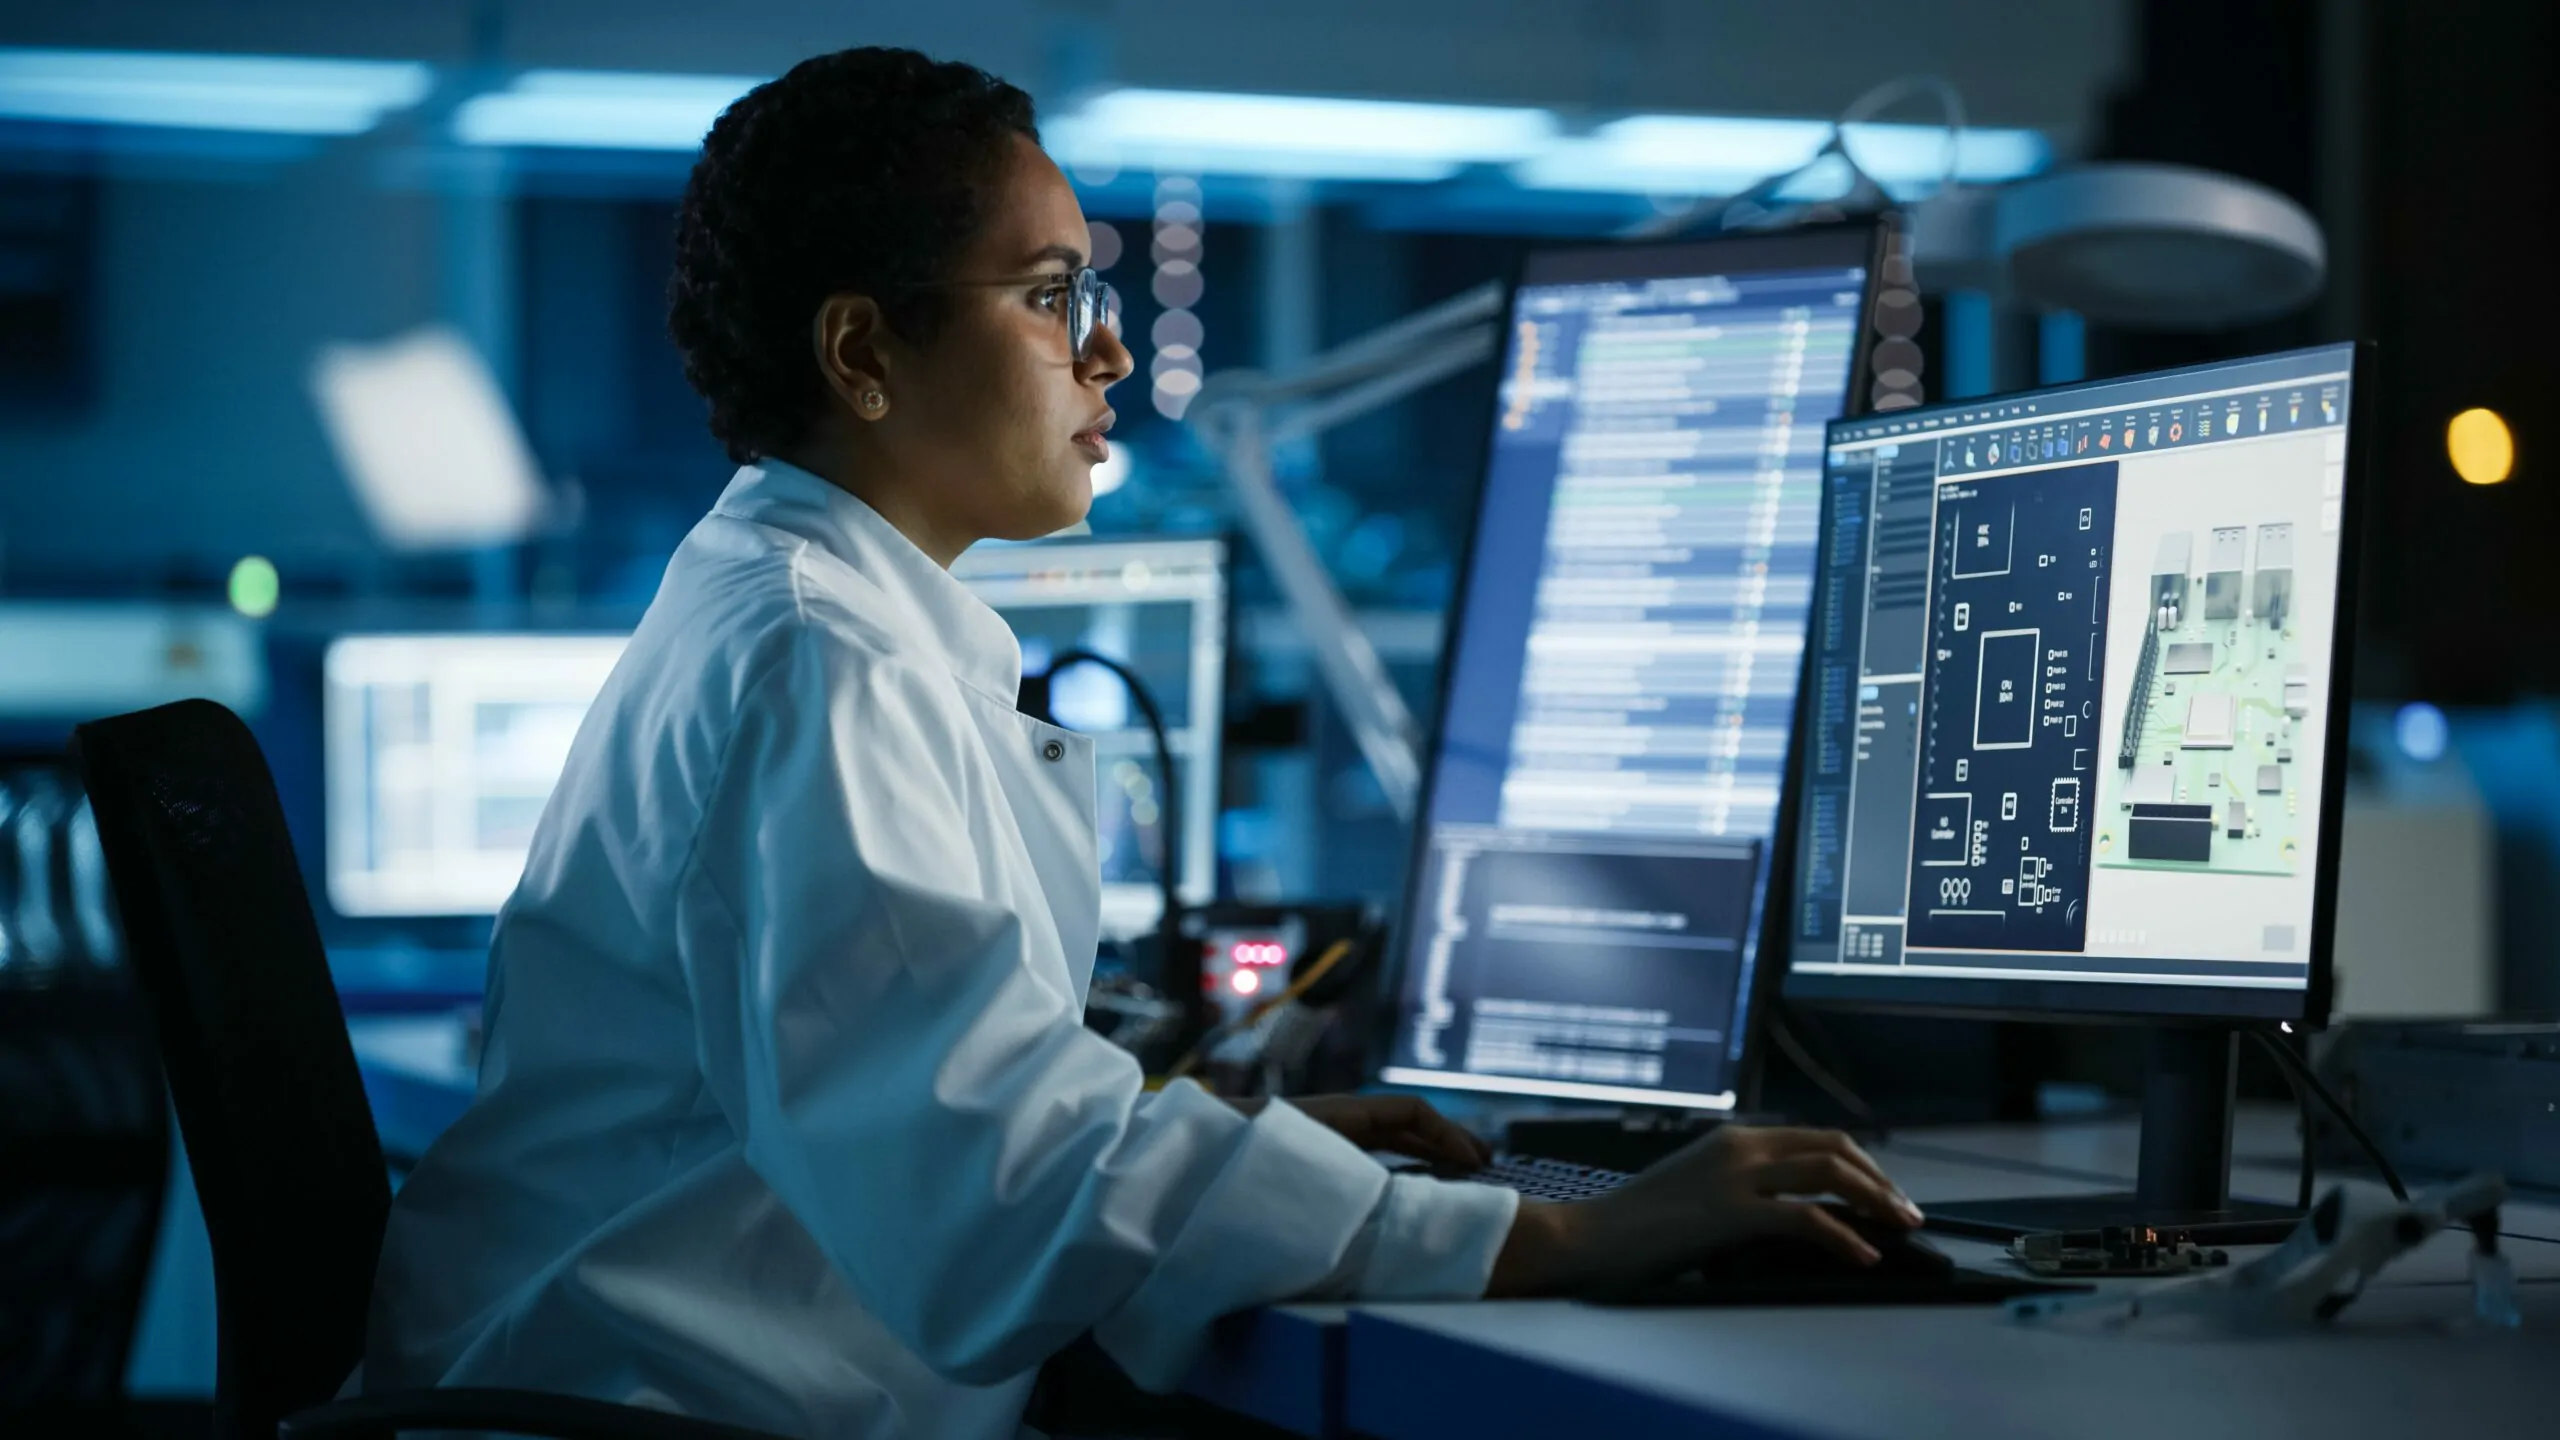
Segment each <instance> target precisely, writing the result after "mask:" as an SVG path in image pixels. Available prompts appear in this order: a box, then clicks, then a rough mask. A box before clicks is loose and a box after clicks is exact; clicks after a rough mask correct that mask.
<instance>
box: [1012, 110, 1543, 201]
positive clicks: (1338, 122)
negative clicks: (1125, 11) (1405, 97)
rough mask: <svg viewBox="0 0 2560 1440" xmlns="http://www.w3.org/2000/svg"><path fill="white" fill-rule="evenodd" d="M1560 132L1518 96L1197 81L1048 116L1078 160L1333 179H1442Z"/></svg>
mask: <svg viewBox="0 0 2560 1440" xmlns="http://www.w3.org/2000/svg"><path fill="white" fill-rule="evenodd" d="M1555 135H1556V120H1555V117H1554V116H1553V115H1551V114H1549V113H1548V112H1547V111H1544V110H1538V109H1530V108H1523V107H1515V106H1492V105H1430V104H1420V103H1415V102H1410V101H1401V100H1337V99H1325V98H1322V97H1316V96H1300V95H1241V94H1222V93H1215V92H1209V91H1188V90H1114V91H1110V92H1108V93H1106V94H1103V95H1100V96H1097V97H1095V98H1094V99H1093V100H1091V101H1089V102H1087V103H1086V104H1084V105H1083V106H1081V107H1079V108H1077V109H1076V110H1074V111H1072V112H1070V113H1068V114H1066V115H1063V116H1060V117H1059V118H1057V119H1055V120H1053V121H1051V122H1049V123H1048V124H1047V125H1045V126H1043V127H1042V138H1043V139H1044V140H1045V141H1046V142H1047V144H1048V147H1049V152H1050V153H1051V154H1052V155H1054V156H1056V157H1057V158H1058V159H1059V160H1060V161H1062V162H1064V163H1066V164H1069V165H1074V166H1079V167H1115V168H1121V169H1130V170H1170V171H1190V172H1195V173H1201V174H1224V175H1268V176H1275V177H1287V178H1298V179H1330V180H1415V181H1430V180H1442V179H1446V178H1448V177H1449V176H1451V175H1454V174H1456V173H1457V172H1458V169H1459V168H1460V167H1461V166H1464V165H1471V164H1507V163H1510V162H1513V161H1519V160H1526V159H1528V158H1530V157H1532V156H1534V155H1536V154H1538V153H1539V152H1540V151H1542V150H1543V149H1544V148H1545V147H1546V146H1547V145H1548V144H1550V143H1551V142H1552V141H1553V140H1554V138H1555Z"/></svg>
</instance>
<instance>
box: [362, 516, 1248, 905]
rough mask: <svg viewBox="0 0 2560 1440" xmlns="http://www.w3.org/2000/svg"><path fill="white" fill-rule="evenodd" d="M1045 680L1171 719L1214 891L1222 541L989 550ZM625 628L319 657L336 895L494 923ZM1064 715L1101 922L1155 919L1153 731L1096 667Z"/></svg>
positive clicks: (1100, 688)
mask: <svg viewBox="0 0 2560 1440" xmlns="http://www.w3.org/2000/svg"><path fill="white" fill-rule="evenodd" d="M952 570H953V573H954V574H955V575H957V576H958V577H959V578H960V579H962V580H963V581H964V582H966V583H967V584H968V585H969V587H970V589H971V590H973V591H974V592H976V594H977V595H978V596H979V598H980V599H983V600H985V601H986V602H987V603H988V604H989V605H990V606H992V607H994V608H995V609H996V610H997V611H998V612H999V613H1000V614H1002V615H1003V616H1004V617H1005V619H1006V621H1007V622H1009V623H1010V624H1011V625H1012V626H1013V629H1014V633H1015V634H1016V635H1018V636H1019V637H1021V640H1022V650H1023V664H1024V666H1025V668H1026V669H1030V670H1038V669H1041V668H1043V667H1045V666H1046V665H1047V664H1048V661H1049V657H1050V656H1052V655H1055V654H1057V653H1060V652H1062V651H1064V650H1067V649H1071V648H1079V647H1080V648H1084V649H1090V650H1095V651H1098V652H1100V653H1102V654H1105V655H1109V656H1111V657H1112V658H1113V659H1116V660H1120V661H1122V662H1124V663H1126V664H1128V665H1130V666H1131V667H1132V668H1133V669H1135V670H1136V671H1137V672H1138V674H1139V675H1140V677H1141V678H1143V679H1145V680H1146V681H1147V683H1148V685H1149V688H1150V689H1152V690H1153V691H1154V692H1155V695H1156V700H1157V703H1158V705H1160V706H1161V707H1162V708H1163V711H1164V716H1165V722H1166V727H1167V729H1168V731H1169V732H1170V733H1169V739H1170V742H1171V747H1172V750H1173V754H1174V765H1175V768H1176V769H1177V770H1178V771H1179V772H1180V775H1181V791H1182V805H1183V809H1184V810H1185V811H1186V812H1188V813H1187V814H1186V815H1185V816H1184V823H1183V825H1182V827H1181V830H1182V836H1183V846H1182V849H1183V853H1182V870H1181V887H1180V893H1181V895H1182V897H1183V899H1184V901H1185V902H1186V903H1192V904H1196V903H1199V902H1202V901H1205V900H1207V899H1208V898H1209V897H1210V895H1211V894H1212V893H1213V892H1214V890H1215V886H1216V856H1217V851H1216V835H1215V830H1216V823H1217V805H1218V794H1217V776H1218V761H1219V753H1220V751H1219V744H1220V741H1221V739H1222V738H1223V736H1222V726H1221V715H1222V709H1223V702H1224V698H1225V684H1226V631H1227V601H1226V595H1227V589H1226V545H1225V543H1224V542H1223V541H1220V540H1215V539H1208V540H1169V541H1126V542H1108V541H1106V542H1094V543H1077V542H1053V543H1043V544H1038V545H1013V546H993V547H982V548H980V549H977V550H973V551H971V552H969V553H968V554H967V555H964V556H963V557H962V558H961V560H960V562H959V563H958V564H956V565H954V566H953V567H952ZM628 639H629V637H628V636H627V635H620V634H612V635H532V634H513V633H461V634H405V635H345V636H340V637H338V638H337V639H335V640H333V641H331V642H330V644H329V647H328V649H327V651H326V653H325V654H324V656H323V659H322V662H321V663H322V748H323V751H324V760H323V778H322V784H323V789H324V790H325V792H326V797H327V798H326V801H325V805H326V817H327V823H326V827H325V828H326V833H327V840H326V847H325V853H326V856H327V864H326V875H327V883H328V893H329V902H330V905H331V907H332V908H333V909H335V910H336V911H337V913H338V914H339V915H341V916H345V917H350V918H378V917H389V918H400V919H410V918H421V917H430V916H473V915H494V914H496V913H497V911H498V908H499V907H500V906H501V905H503V904H504V903H506V899H507V896H508V895H510V894H511V893H513V892H514V890H515V886H516V881H517V879H518V878H519V877H520V876H521V875H522V874H523V872H524V862H525V854H526V851H527V848H528V847H529V846H530V845H531V843H532V839H533V827H534V822H535V821H537V820H538V819H540V818H541V815H542V807H543V805H544V804H545V803H546V802H547V801H548V800H549V799H550V797H551V792H552V790H553V788H555V787H556V786H557V785H558V783H559V780H560V769H561V767H562V765H564V764H565V763H567V760H568V756H569V742H570V741H571V740H572V739H573V738H574V737H575V736H576V735H577V733H578V726H579V724H580V722H582V721H583V720H584V719H585V718H586V713H587V709H588V707H589V706H590V705H592V704H593V703H594V702H595V697H596V695H597V693H598V692H599V691H601V690H602V689H603V688H604V681H605V677H606V675H608V674H609V673H611V671H612V669H613V666H614V662H615V661H616V660H618V659H620V658H621V655H622V650H623V646H624V644H625V643H626V641H627V640H628ZM1052 703H1053V707H1054V709H1055V710H1056V712H1057V714H1058V717H1059V719H1060V720H1061V721H1062V722H1063V723H1065V724H1068V725H1071V726H1074V727H1076V728H1078V729H1081V730H1087V731H1091V732H1093V733H1094V736H1095V741H1096V749H1097V751H1098V757H1097V758H1098V760H1099V762H1100V772H1101V776H1100V779H1101V790H1102V794H1101V797H1100V801H1101V803H1100V807H1099V818H1100V825H1101V847H1100V848H1101V853H1102V872H1103V896H1102V911H1103V928H1104V931H1105V933H1107V934H1112V935H1118V936H1125V935H1131V934H1136V933H1139V932H1142V931H1144V930H1146V929H1147V928H1148V927H1150V926H1152V925H1153V924H1154V923H1155V920H1156V914H1157V911H1158V910H1159V909H1160V908H1161V900H1160V898H1159V891H1158V888H1157V882H1156V871H1155V866H1154V861H1153V856H1154V854H1155V850H1154V844H1153V841H1152V838H1151V835H1152V832H1153V831H1154V829H1155V827H1156V826H1157V824H1158V823H1159V817H1158V815H1157V813H1156V803H1155V799H1154V784H1155V782H1154V779H1153V773H1152V772H1153V757H1152V754H1151V750H1150V743H1149V741H1148V738H1147V734H1146V731H1145V730H1144V728H1143V727H1142V725H1141V724H1140V722H1139V721H1138V719H1137V712H1136V709H1135V707H1133V706H1131V705H1130V704H1129V702H1128V698H1127V696H1126V694H1125V693H1123V692H1122V691H1121V690H1120V688H1119V682H1118V681H1117V680H1116V679H1115V678H1114V677H1113V676H1112V675H1111V674H1110V673H1109V672H1107V671H1105V670H1103V669H1101V667H1099V666H1089V667H1082V668H1079V669H1074V670H1070V671H1069V672H1068V673H1066V674H1065V675H1062V676H1060V677H1059V681H1058V685H1057V689H1056V692H1055V694H1054V695H1053V697H1052Z"/></svg>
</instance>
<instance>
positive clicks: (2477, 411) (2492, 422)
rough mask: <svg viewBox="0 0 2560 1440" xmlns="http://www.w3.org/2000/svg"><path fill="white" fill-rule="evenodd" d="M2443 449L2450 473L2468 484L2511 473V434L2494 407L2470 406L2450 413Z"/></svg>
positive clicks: (2513, 448)
mask: <svg viewBox="0 0 2560 1440" xmlns="http://www.w3.org/2000/svg"><path fill="white" fill-rule="evenodd" d="M2444 449H2445V454H2446V455H2447V456H2449V457H2450V458H2451V459H2452V461H2453V473H2454V474H2456V475H2459V476H2461V477H2462V478H2463V479H2464V480H2466V481H2468V482H2469V483H2471V484H2474V485H2495V484H2497V483H2499V482H2500V481H2502V480H2504V479H2506V478H2507V477H2508V476H2509V475H2512V474H2514V473H2515V468H2516V439H2515V435H2514V433H2513V432H2511V431H2509V430H2508V429H2507V422H2506V419H2505V417H2503V416H2501V415H2499V414H2498V412H2497V411H2495V410H2489V409H2483V408H2474V409H2470V410H2465V411H2463V412H2462V413H2461V414H2459V415H2456V416H2454V417H2453V421H2452V423H2451V424H2448V425H2446V426H2445V427H2444Z"/></svg>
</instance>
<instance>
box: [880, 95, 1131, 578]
mask: <svg viewBox="0 0 2560 1440" xmlns="http://www.w3.org/2000/svg"><path fill="white" fill-rule="evenodd" d="M984 213H985V216H986V219H985V222H984V226H983V228H982V229H981V231H980V233H979V235H978V238H977V240H976V242H975V243H974V244H973V245H972V246H971V247H970V248H969V250H968V251H967V252H966V253H965V254H963V255H962V256H961V257H960V260H959V262H958V263H957V264H955V265H954V266H953V267H952V269H951V272H950V273H951V278H952V279H953V280H954V281H956V282H960V283H956V284H954V285H952V286H950V287H949V288H948V289H947V290H946V291H945V292H944V294H943V300H944V302H945V305H946V312H945V313H946V316H947V318H946V321H945V323H944V325H943V326H942V328H941V329H940V330H939V331H938V332H937V333H936V334H935V336H934V340H933V343H932V344H931V345H929V346H926V347H925V348H923V349H921V350H906V349H905V348H904V347H901V350H902V352H903V353H901V354H900V355H899V356H898V357H897V359H898V361H899V362H900V363H896V364H893V365H892V366H891V367H890V371H889V374H888V377H887V392H888V395H889V398H890V404H891V410H890V412H889V414H888V415H886V416H884V417H883V419H882V421H881V422H880V424H879V426H878V427H877V428H878V431H879V435H878V438H879V441H880V443H881V447H882V448H883V449H884V450H887V451H889V452H891V461H892V464H893V466H894V468H895V469H896V470H897V471H898V472H899V473H900V475H901V477H902V479H903V480H904V481H905V482H906V488H908V491H909V494H910V495H911V496H912V498H913V499H914V501H915V502H916V503H917V504H918V505H920V506H922V507H926V508H929V509H930V510H931V511H933V512H934V519H935V520H936V521H937V522H938V523H937V526H936V528H937V529H938V530H940V531H942V532H943V533H944V534H946V535H949V536H952V537H954V538H960V539H962V543H966V542H967V541H968V540H976V539H982V538H993V539H1003V540H1028V539H1033V538H1036V537H1038V536H1042V535H1048V534H1052V533H1054V532H1056V531H1059V530H1063V529H1065V528H1066V527H1067V526H1069V525H1072V524H1074V523H1076V522H1077V521H1079V520H1082V519H1083V518H1084V516H1085V511H1086V510H1087V508H1089V507H1090V506H1091V505H1092V503H1093V467H1094V466H1095V465H1097V464H1099V463H1101V462H1102V461H1103V460H1104V459H1106V458H1108V456H1109V454H1110V451H1109V449H1108V448H1107V447H1108V445H1109V442H1108V441H1107V440H1105V439H1104V438H1103V436H1104V432H1106V431H1108V430H1109V429H1110V427H1111V421H1112V413H1111V407H1110V406H1109V405H1108V404H1107V403H1105V401H1104V400H1103V392H1104V391H1106V390H1108V389H1110V388H1111V387H1112V386H1113V385H1115V384H1117V383H1119V382H1120V381H1121V380H1122V379H1124V378H1126V377H1127V375H1128V374H1129V370H1130V366H1131V361H1130V358H1129V351H1128V348H1127V347H1126V346H1124V345H1122V344H1121V343H1120V337H1119V335H1118V334H1116V333H1114V332H1113V331H1112V330H1111V329H1110V328H1109V327H1107V326H1106V327H1098V328H1097V329H1096V330H1095V332H1094V337H1093V343H1092V345H1091V347H1090V353H1089V354H1088V355H1087V356H1086V358H1084V359H1082V360H1078V359H1077V358H1076V355H1075V350H1074V347H1073V345H1072V343H1071V342H1070V340H1069V338H1068V333H1067V309H1068V306H1069V304H1070V300H1069V286H1068V283H1067V282H1068V281H1069V280H1070V279H1071V278H1072V277H1073V276H1074V274H1075V272H1076V271H1078V270H1080V269H1082V268H1083V267H1084V264H1085V246H1086V244H1087V243H1088V239H1089V235H1090V232H1089V231H1088V230H1087V229H1086V226H1085V218H1084V208H1083V207H1082V206H1080V205H1078V204H1077V203H1076V195H1075V191H1074V189H1073V188H1071V187H1070V186H1069V185H1068V184H1067V179H1066V177H1065V176H1064V175H1062V174H1060V173H1059V172H1058V167H1057V165H1056V164H1055V163H1053V162H1052V161H1051V160H1050V159H1049V157H1048V156H1047V155H1046V154H1044V153H1042V151H1041V149H1040V147H1039V146H1038V145H1035V144H1033V143H1032V142H1031V141H1030V140H1029V139H1028V138H1025V137H1019V136H1017V137H1016V138H1015V141H1014V148H1013V154H1012V156H1011V157H1010V159H1009V160H1008V161H1007V163H1006V164H1005V166H1004V167H1003V171H1002V173H1001V174H1000V176H999V177H998V179H997V181H996V184H995V189H994V192H993V193H992V194H991V195H990V196H989V197H988V203H987V206H986V210H985V212H984ZM1017 277H1018V283H1012V284H983V283H980V282H983V281H996V280H1007V279H1015V278H1017Z"/></svg>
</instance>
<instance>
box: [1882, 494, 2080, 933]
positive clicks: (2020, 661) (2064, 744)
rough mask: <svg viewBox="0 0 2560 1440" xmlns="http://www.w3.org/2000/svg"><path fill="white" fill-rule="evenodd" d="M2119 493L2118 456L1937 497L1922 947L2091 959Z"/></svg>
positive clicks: (1917, 861)
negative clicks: (2102, 704)
mask: <svg viewBox="0 0 2560 1440" xmlns="http://www.w3.org/2000/svg"><path fill="white" fill-rule="evenodd" d="M2115 497H2116V466H2115V464H2114V462H2112V461H2110V462H2106V463H2102V464H2096V465H2076V466H2070V467H2067V468H2062V469H2053V470H2036V471H2028V472H2025V473H2022V474H2013V475H1993V476H1987V477H1985V478H1983V479H1980V480H1972V481H1965V482H1961V483H1957V484H1948V485H1943V486H1941V487H1940V489H1939V491H1938V496H1937V507H1936V521H1935V523H1936V531H1937V533H1936V536H1935V543H1936V545H1937V547H1938V555H1937V566H1936V573H1937V577H1938V578H1937V580H1936V583H1935V585H1934V587H1933V589H1932V591H1931V593H1930V597H1929V649H1928V652H1927V653H1928V661H1927V673H1926V675H1925V676H1924V677H1923V685H1922V699H1921V729H1920V747H1919V748H1920V786H1919V795H1918V805H1917V807H1916V809H1915V811H1914V825H1913V835H1912V847H1911V857H1912V863H1911V894H1910V909H1909V912H1908V913H1909V922H1908V923H1909V932H1908V933H1909V940H1908V943H1909V944H1910V945H1912V946H1915V947H1934V948H1957V949H1991V950H2058V951H2074V950H2078V949H2080V948H2081V945H2082V942H2083V939H2084V937H2085V932H2086V928H2087V923H2088V903H2087V901H2088V885H2089V862H2090V855H2091V850H2090V826H2089V824H2088V823H2087V813H2088V812H2087V798H2088V795H2089V792H2090V790H2091V788H2092V787H2093V786H2094V785H2095V784H2096V783H2097V780H2098V771H2099V769H2100V766H2101V764H2102V762H2106V761H2111V760H2112V758H2113V757H2112V752H2111V749H2110V748H2109V747H2108V745H2107V742H2106V737H2104V736H2103V735H2101V734H2100V733H2099V697H2100V694H2101V689H2100V687H2101V685H2102V683H2103V680H2104V667H2105V658H2106V652H2105V645H2104V637H2105V634H2106V626H2107V592H2108V587H2109V566H2110V563H2111V558H2112V554H2113V549H2114V542H2113V536H2114V534H2115V508H2116V506H2115Z"/></svg>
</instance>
